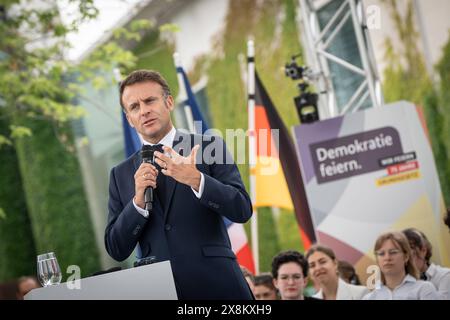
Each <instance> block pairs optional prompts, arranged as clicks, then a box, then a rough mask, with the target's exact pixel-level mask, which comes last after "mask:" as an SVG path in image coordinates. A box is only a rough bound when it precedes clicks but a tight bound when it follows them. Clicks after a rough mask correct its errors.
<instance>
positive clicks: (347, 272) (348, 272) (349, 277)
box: [338, 260, 361, 286]
mask: <svg viewBox="0 0 450 320" xmlns="http://www.w3.org/2000/svg"><path fill="white" fill-rule="evenodd" d="M338 273H339V276H340V278H341V279H342V280H344V281H345V282H347V283H349V284H354V285H356V286H359V285H361V281H359V277H358V275H357V274H356V270H355V268H354V267H353V266H352V265H351V263H349V262H347V261H343V260H340V261H338Z"/></svg>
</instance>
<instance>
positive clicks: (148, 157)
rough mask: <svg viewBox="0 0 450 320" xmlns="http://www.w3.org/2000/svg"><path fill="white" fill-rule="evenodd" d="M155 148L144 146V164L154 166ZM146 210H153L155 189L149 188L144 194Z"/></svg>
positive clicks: (142, 151) (142, 152) (142, 154)
mask: <svg viewBox="0 0 450 320" xmlns="http://www.w3.org/2000/svg"><path fill="white" fill-rule="evenodd" d="M154 153H155V148H154V147H152V146H150V145H143V146H142V150H141V157H142V162H143V163H144V162H145V163H150V164H154V155H153V154H154ZM144 201H145V210H148V211H151V210H152V209H153V188H152V187H147V188H146V189H145V193H144Z"/></svg>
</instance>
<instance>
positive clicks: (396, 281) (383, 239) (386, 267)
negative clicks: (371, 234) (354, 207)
mask: <svg viewBox="0 0 450 320" xmlns="http://www.w3.org/2000/svg"><path fill="white" fill-rule="evenodd" d="M374 252H375V257H376V261H377V264H378V266H379V267H380V271H381V283H380V281H379V282H378V283H377V285H376V288H375V289H374V290H373V291H372V292H370V293H369V294H367V295H366V296H365V297H364V299H366V300H440V296H439V294H438V293H437V291H436V289H435V288H434V286H433V285H432V284H431V283H429V282H426V281H422V280H418V279H419V271H418V270H417V268H416V265H415V264H414V261H413V259H412V257H411V249H410V247H409V243H408V240H407V239H406V237H405V235H404V234H403V233H401V232H387V233H384V234H382V235H380V236H379V237H378V239H377V241H376V242H375V248H374Z"/></svg>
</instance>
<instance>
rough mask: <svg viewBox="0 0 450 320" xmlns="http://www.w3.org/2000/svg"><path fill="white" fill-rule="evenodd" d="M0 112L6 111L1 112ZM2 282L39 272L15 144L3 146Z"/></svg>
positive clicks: (1, 130)
mask: <svg viewBox="0 0 450 320" xmlns="http://www.w3.org/2000/svg"><path fill="white" fill-rule="evenodd" d="M0 116H3V114H1V113H0ZM8 127H9V123H8V122H7V120H6V119H5V118H2V119H1V120H0V134H5V135H6V134H7V131H8V130H7V128H8ZM0 164H1V165H0V177H1V187H0V208H2V209H3V210H4V212H5V217H0V257H1V258H0V261H1V262H0V282H4V281H6V280H10V279H13V278H18V277H21V276H24V275H35V274H36V250H35V248H34V242H33V237H32V233H31V226H30V221H29V218H28V211H27V205H26V201H25V195H24V191H23V188H22V179H21V175H20V172H19V167H18V163H17V156H16V152H15V150H14V148H12V147H10V146H3V148H2V149H1V150H0Z"/></svg>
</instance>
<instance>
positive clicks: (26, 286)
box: [17, 277, 41, 300]
mask: <svg viewBox="0 0 450 320" xmlns="http://www.w3.org/2000/svg"><path fill="white" fill-rule="evenodd" d="M40 287H41V286H40V285H39V283H38V281H37V280H36V278H35V277H21V278H19V280H17V300H23V297H24V296H25V295H26V294H27V293H28V292H30V291H31V290H33V289H36V288H40Z"/></svg>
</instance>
